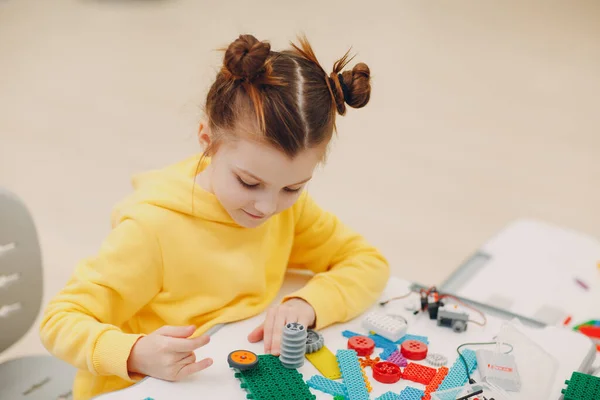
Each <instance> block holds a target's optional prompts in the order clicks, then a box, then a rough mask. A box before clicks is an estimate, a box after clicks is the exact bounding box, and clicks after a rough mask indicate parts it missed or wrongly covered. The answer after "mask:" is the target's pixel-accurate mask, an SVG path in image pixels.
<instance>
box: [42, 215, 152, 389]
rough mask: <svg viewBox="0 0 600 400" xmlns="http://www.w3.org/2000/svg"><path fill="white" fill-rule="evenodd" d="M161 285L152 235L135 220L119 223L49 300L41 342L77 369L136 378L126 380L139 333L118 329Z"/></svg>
mask: <svg viewBox="0 0 600 400" xmlns="http://www.w3.org/2000/svg"><path fill="white" fill-rule="evenodd" d="M161 282H162V256H161V252H160V247H159V246H158V242H157V239H156V237H154V236H153V235H151V234H150V233H149V232H148V231H147V230H145V229H144V228H143V227H142V226H141V225H140V224H139V223H138V222H136V221H134V220H131V219H127V220H124V221H123V222H121V223H120V224H119V225H117V226H116V227H115V228H114V229H113V230H112V231H111V232H110V234H109V235H108V237H107V238H106V240H105V241H104V243H103V245H102V246H101V248H100V251H99V253H98V254H97V255H96V256H95V257H93V258H90V259H86V260H83V261H82V262H81V263H80V264H79V265H78V266H77V268H76V270H75V272H74V274H73V276H72V277H71V278H70V280H69V281H68V283H67V284H66V286H65V287H64V288H63V289H62V290H61V291H60V292H59V293H58V294H57V295H56V296H55V297H54V298H53V299H52V300H51V301H50V302H49V304H48V305H47V307H46V309H45V310H44V315H43V318H42V322H41V326H40V336H41V340H42V343H43V344H44V346H45V347H46V349H48V351H50V353H52V354H53V355H55V356H57V357H58V358H61V359H63V360H65V361H67V362H69V363H71V364H72V365H74V366H76V367H77V368H79V369H83V370H87V371H90V372H91V373H93V374H96V375H116V376H119V377H121V378H123V379H126V380H129V381H133V380H136V379H134V378H132V377H130V376H129V373H128V371H127V359H128V358H129V353H130V351H131V348H132V347H133V345H134V344H135V342H136V341H137V340H138V339H139V338H140V337H141V336H142V335H138V334H128V333H124V332H122V331H121V329H119V327H120V326H122V324H123V323H125V322H126V321H127V320H129V319H130V318H131V317H132V316H133V315H134V314H135V313H136V312H137V311H138V310H140V309H141V308H142V307H143V306H144V305H145V304H147V303H148V302H149V301H150V300H151V299H152V298H153V297H154V296H155V295H156V294H157V293H158V292H159V290H160V288H161V285H162V283H161Z"/></svg>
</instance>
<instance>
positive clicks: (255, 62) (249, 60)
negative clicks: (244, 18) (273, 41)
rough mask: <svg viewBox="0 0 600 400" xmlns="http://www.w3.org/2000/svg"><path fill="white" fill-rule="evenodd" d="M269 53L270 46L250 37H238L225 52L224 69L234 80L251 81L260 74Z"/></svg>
mask: <svg viewBox="0 0 600 400" xmlns="http://www.w3.org/2000/svg"><path fill="white" fill-rule="evenodd" d="M270 52H271V45H270V44H269V43H267V42H260V41H259V40H258V39H257V38H255V37H254V36H252V35H240V37H239V38H237V39H236V40H235V41H233V43H231V44H230V45H229V47H228V48H227V51H226V52H225V59H224V63H223V64H224V67H225V68H226V69H227V70H228V71H229V72H230V73H231V75H232V76H233V78H234V79H236V78H237V79H240V78H245V79H252V78H254V77H256V76H257V75H259V74H260V72H261V71H262V70H263V67H264V65H265V61H266V60H267V57H268V56H269V53H270Z"/></svg>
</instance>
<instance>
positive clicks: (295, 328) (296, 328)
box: [279, 322, 307, 368]
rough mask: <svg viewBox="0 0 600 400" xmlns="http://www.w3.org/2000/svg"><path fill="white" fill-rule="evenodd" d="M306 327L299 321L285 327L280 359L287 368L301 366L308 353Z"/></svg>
mask: <svg viewBox="0 0 600 400" xmlns="http://www.w3.org/2000/svg"><path fill="white" fill-rule="evenodd" d="M306 337H307V333H306V329H305V328H304V325H302V324H299V323H297V322H292V323H289V324H287V325H286V326H285V328H284V329H283V335H282V337H281V354H280V355H279V360H280V361H281V364H282V365H283V366H284V367H286V368H300V367H301V366H303V365H304V355H305V354H306Z"/></svg>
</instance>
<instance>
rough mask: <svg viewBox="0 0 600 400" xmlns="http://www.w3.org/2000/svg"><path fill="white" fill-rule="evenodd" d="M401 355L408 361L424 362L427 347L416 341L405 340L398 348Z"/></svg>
mask: <svg viewBox="0 0 600 400" xmlns="http://www.w3.org/2000/svg"><path fill="white" fill-rule="evenodd" d="M400 350H401V351H402V355H403V356H404V357H406V358H408V359H409V360H415V361H418V360H424V359H425V357H427V350H428V349H427V345H426V344H425V343H423V342H419V341H417V340H407V341H405V342H404V343H402V345H401V346H400Z"/></svg>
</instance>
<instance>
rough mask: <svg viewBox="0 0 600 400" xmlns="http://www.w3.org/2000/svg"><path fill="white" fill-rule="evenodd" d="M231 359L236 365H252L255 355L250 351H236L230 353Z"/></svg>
mask: <svg viewBox="0 0 600 400" xmlns="http://www.w3.org/2000/svg"><path fill="white" fill-rule="evenodd" d="M230 357H231V359H232V360H233V361H235V362H236V363H238V364H252V363H253V362H255V361H256V355H255V354H254V353H252V352H250V351H246V350H238V351H234V352H233V353H231V356H230Z"/></svg>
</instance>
